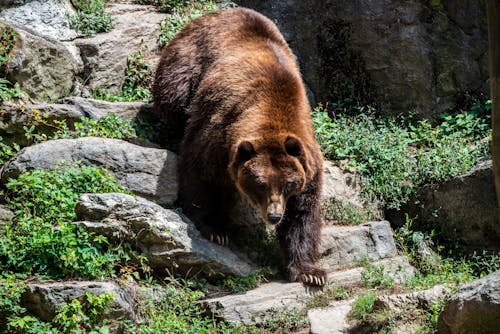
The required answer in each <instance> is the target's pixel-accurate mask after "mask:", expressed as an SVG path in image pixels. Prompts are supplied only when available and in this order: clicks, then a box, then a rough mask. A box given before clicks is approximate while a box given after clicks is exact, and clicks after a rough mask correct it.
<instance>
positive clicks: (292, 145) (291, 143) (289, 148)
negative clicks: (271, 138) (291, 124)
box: [285, 137, 303, 157]
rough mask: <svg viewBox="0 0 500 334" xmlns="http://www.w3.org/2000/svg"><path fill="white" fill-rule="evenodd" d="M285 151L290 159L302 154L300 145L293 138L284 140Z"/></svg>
mask: <svg viewBox="0 0 500 334" xmlns="http://www.w3.org/2000/svg"><path fill="white" fill-rule="evenodd" d="M285 150H286V153H287V154H289V155H291V156H292V157H300V156H301V155H302V153H303V148H302V143H301V142H300V140H298V139H297V138H295V137H287V138H286V140H285Z"/></svg>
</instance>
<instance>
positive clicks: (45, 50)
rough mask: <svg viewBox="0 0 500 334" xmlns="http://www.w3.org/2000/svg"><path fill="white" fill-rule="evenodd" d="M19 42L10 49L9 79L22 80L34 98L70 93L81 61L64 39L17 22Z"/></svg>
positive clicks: (18, 81) (14, 81) (19, 81)
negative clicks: (42, 34)
mask: <svg viewBox="0 0 500 334" xmlns="http://www.w3.org/2000/svg"><path fill="white" fill-rule="evenodd" d="M13 28H14V29H15V30H16V32H17V33H18V37H17V42H16V44H15V46H14V48H13V50H12V51H11V52H10V56H11V60H10V61H9V63H8V64H7V68H6V72H7V79H8V80H10V81H11V82H13V83H18V84H19V85H20V86H21V89H22V90H23V91H24V92H26V93H27V94H28V95H29V96H30V97H31V99H33V100H35V101H42V100H47V99H52V100H54V99H58V98H60V97H62V96H65V95H68V94H69V93H70V92H71V90H72V87H73V82H74V81H75V77H76V74H77V73H79V72H80V70H81V69H80V64H79V61H78V59H77V58H75V57H74V56H73V54H72V53H71V52H70V50H69V49H68V48H67V47H66V46H64V45H63V44H62V43H60V42H58V41H55V40H49V39H45V38H43V37H41V36H38V35H37V34H35V33H34V32H32V31H30V32H29V31H28V30H26V29H24V28H20V27H18V26H13Z"/></svg>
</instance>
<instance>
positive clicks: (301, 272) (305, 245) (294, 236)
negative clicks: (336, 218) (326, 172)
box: [277, 189, 327, 285]
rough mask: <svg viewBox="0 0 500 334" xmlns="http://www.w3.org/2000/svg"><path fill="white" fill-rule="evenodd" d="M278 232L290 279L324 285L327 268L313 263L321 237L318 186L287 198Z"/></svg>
mask: <svg viewBox="0 0 500 334" xmlns="http://www.w3.org/2000/svg"><path fill="white" fill-rule="evenodd" d="M277 233H278V238H279V241H280V245H281V248H282V249H283V251H284V253H285V257H286V260H287V261H288V266H287V272H288V275H289V278H290V281H292V282H295V281H299V282H304V283H307V284H312V285H324V284H325V283H326V280H327V277H326V272H325V271H324V270H323V269H321V268H318V267H317V266H315V265H314V262H315V261H316V259H317V257H318V246H319V242H320V237H321V209H320V203H319V196H317V194H316V191H315V189H309V191H306V192H304V193H302V194H301V195H299V196H297V197H293V198H290V199H289V200H288V203H287V208H286V212H285V217H283V221H282V222H281V223H280V224H279V225H278V226H277Z"/></svg>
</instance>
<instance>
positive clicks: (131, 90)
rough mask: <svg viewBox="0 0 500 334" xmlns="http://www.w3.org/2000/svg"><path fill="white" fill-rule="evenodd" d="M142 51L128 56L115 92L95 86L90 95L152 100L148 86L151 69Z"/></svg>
mask: <svg viewBox="0 0 500 334" xmlns="http://www.w3.org/2000/svg"><path fill="white" fill-rule="evenodd" d="M142 53H143V49H141V50H139V51H137V52H135V53H132V54H131V55H129V56H128V58H127V70H126V72H125V79H124V82H123V85H122V87H121V90H120V91H119V92H118V93H117V94H111V93H109V91H107V90H105V89H103V88H97V89H95V90H94V91H93V92H92V97H93V98H95V99H99V100H106V101H114V102H130V101H144V102H150V101H151V100H152V94H151V90H150V86H151V82H152V80H153V71H152V69H151V67H150V66H149V65H148V64H147V63H146V61H145V60H144V56H143V54H142Z"/></svg>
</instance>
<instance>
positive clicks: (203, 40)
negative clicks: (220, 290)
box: [154, 8, 326, 284]
mask: <svg viewBox="0 0 500 334" xmlns="http://www.w3.org/2000/svg"><path fill="white" fill-rule="evenodd" d="M154 98H155V111H156V113H157V114H158V116H159V117H160V118H162V119H163V120H164V121H166V123H167V125H168V126H170V128H171V129H172V131H171V135H172V136H173V137H174V139H175V138H177V139H181V138H182V142H181V146H180V164H179V176H180V181H179V182H180V185H179V187H180V188H179V200H180V202H181V204H182V207H183V210H184V212H185V213H186V214H187V215H188V216H189V217H191V218H192V219H193V220H194V222H195V223H196V224H197V226H198V228H199V229H200V231H201V232H202V233H203V234H204V235H205V236H207V237H209V236H216V237H217V236H221V237H222V236H224V234H225V228H224V224H225V223H226V222H228V221H229V219H228V217H227V213H228V212H229V208H230V207H231V206H232V205H233V203H234V199H235V194H236V193H237V192H239V193H241V194H243V195H246V196H247V197H248V198H249V199H250V201H251V202H252V203H253V204H254V205H255V207H256V208H257V209H258V210H260V212H261V214H262V216H263V218H264V219H265V220H266V221H268V222H271V223H276V224H277V225H276V226H277V227H276V228H277V232H278V233H277V234H278V237H279V241H280V245H281V247H282V249H283V251H284V254H285V256H286V259H287V261H288V267H287V269H288V273H289V275H290V279H291V280H292V281H303V282H308V283H313V284H322V283H324V281H325V278H326V275H325V272H324V271H323V270H321V269H319V268H317V267H315V266H314V261H315V260H316V257H317V249H318V243H319V240H320V228H321V219H320V192H321V183H322V156H321V152H320V150H319V147H318V145H317V143H316V141H315V137H314V133H313V128H312V121H311V116H310V113H311V110H310V107H309V104H308V101H307V97H306V93H305V89H304V86H303V83H302V79H301V76H300V72H299V69H298V66H297V64H296V62H295V59H294V56H293V54H292V52H291V51H290V49H289V47H288V46H287V44H286V42H285V40H284V39H283V37H282V35H281V34H280V32H279V31H278V29H277V28H276V26H275V25H274V24H273V23H272V22H271V21H270V20H268V19H267V18H265V17H264V16H262V15H260V14H258V13H257V12H255V11H252V10H249V9H244V8H237V9H231V10H227V11H220V12H215V13H211V14H208V15H205V16H203V17H201V18H199V19H197V20H194V21H193V22H191V23H190V24H189V25H188V26H187V27H186V28H184V30H182V31H181V32H180V33H179V34H178V35H177V36H176V37H175V38H174V39H173V40H172V41H171V42H170V43H169V44H168V46H167V48H166V50H165V51H164V53H163V55H162V58H161V61H160V63H159V66H158V69H157V73H156V78H155V83H154ZM221 240H222V239H221Z"/></svg>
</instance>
